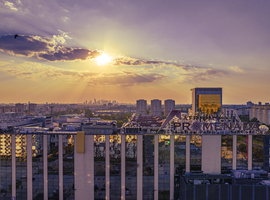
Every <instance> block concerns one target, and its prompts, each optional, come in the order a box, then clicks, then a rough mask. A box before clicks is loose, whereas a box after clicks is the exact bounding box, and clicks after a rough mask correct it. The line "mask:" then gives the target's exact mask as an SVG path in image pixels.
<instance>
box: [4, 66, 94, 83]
mask: <svg viewBox="0 0 270 200" xmlns="http://www.w3.org/2000/svg"><path fill="white" fill-rule="evenodd" d="M0 71H3V72H6V73H8V74H10V75H12V76H15V77H17V78H23V79H28V80H32V81H39V80H41V79H55V78H59V79H70V80H74V81H76V80H88V79H90V78H91V77H93V76H97V75H99V73H93V72H88V71H71V70H63V69H60V68H56V67H52V66H48V65H44V64H40V63H30V62H23V63H8V62H0Z"/></svg>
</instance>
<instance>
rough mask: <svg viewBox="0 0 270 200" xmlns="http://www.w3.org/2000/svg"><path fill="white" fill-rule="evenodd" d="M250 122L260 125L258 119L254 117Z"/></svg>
mask: <svg viewBox="0 0 270 200" xmlns="http://www.w3.org/2000/svg"><path fill="white" fill-rule="evenodd" d="M250 122H257V123H259V120H258V119H257V118H256V117H253V118H252V119H251V120H250Z"/></svg>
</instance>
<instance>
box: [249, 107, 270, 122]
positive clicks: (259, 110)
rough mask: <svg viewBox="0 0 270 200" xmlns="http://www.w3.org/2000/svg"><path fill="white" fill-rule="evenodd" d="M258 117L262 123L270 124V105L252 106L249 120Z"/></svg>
mask: <svg viewBox="0 0 270 200" xmlns="http://www.w3.org/2000/svg"><path fill="white" fill-rule="evenodd" d="M254 117H256V118H257V119H258V120H259V121H260V122H261V123H265V124H267V125H269V124H270V105H255V106H252V107H251V109H250V112H249V119H252V118H254Z"/></svg>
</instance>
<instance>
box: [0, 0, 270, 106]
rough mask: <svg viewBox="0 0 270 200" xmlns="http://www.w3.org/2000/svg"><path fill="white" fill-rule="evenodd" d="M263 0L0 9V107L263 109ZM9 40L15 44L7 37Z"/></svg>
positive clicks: (11, 4) (26, 4) (12, 4)
mask: <svg viewBox="0 0 270 200" xmlns="http://www.w3.org/2000/svg"><path fill="white" fill-rule="evenodd" d="M269 8H270V3H269V2H265V1H256V2H253V1H237V2H216V1H212V0H211V1H207V3H206V2H191V1H189V2H184V1H171V2H164V1H155V2H152V1H123V0H119V1H106V0H104V1H95V2H88V1H85V2H84V1H80V2H76V4H75V3H74V2H73V1H65V2H64V3H63V2H62V1H39V2H30V1H28V0H25V1H23V0H22V1H20V0H17V1H11V0H9V1H4V0H2V1H0V17H1V22H0V27H1V30H0V86H1V87H0V94H1V100H0V101H1V102H0V103H11V102H14V103H17V102H28V101H31V102H36V103H39V102H62V103H72V102H84V101H85V100H89V99H94V97H95V98H97V99H114V100H116V101H117V102H126V103H135V102H136V100H138V99H146V100H148V101H150V100H152V99H161V100H166V99H174V100H175V101H176V103H182V104H186V103H191V92H190V89H191V88H194V87H222V88H223V103H224V104H242V103H245V102H247V101H252V102H254V103H256V102H259V101H261V102H269V99H270V94H269V93H267V92H266V91H265V88H266V86H267V85H268V84H269V83H270V82H269V78H268V76H269V72H270V68H269V58H268V55H269V53H270V47H269V43H270V40H269V33H270V28H269V20H268V19H269V15H270V14H269ZM16 34H18V37H16V38H15V37H14V36H15V35H16Z"/></svg>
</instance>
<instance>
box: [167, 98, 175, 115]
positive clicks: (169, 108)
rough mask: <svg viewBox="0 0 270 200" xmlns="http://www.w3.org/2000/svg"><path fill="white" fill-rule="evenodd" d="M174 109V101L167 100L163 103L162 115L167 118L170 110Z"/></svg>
mask: <svg viewBox="0 0 270 200" xmlns="http://www.w3.org/2000/svg"><path fill="white" fill-rule="evenodd" d="M174 109H175V101H174V100H172V99H167V100H165V101H164V115H165V116H167V115H168V114H169V113H170V111H171V110H174Z"/></svg>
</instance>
